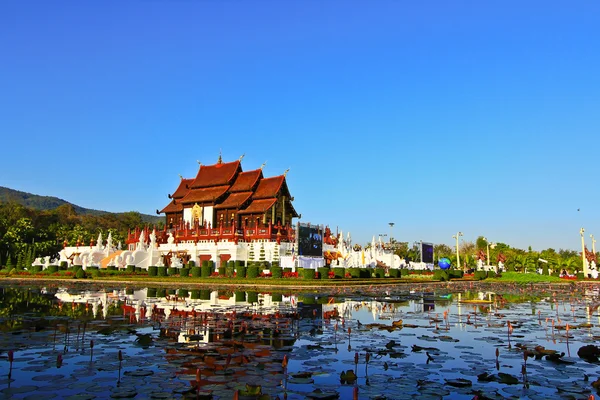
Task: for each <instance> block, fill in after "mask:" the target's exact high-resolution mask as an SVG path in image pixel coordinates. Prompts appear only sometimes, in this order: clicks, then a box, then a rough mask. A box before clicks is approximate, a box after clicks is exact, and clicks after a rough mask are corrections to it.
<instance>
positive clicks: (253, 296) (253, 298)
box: [248, 292, 258, 304]
mask: <svg viewBox="0 0 600 400" xmlns="http://www.w3.org/2000/svg"><path fill="white" fill-rule="evenodd" d="M248 303H251V304H254V303H258V293H257V292H248Z"/></svg>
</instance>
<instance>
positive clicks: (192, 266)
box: [187, 260, 196, 269]
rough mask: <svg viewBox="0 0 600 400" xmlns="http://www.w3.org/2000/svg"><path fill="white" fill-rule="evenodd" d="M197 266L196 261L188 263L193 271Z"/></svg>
mask: <svg viewBox="0 0 600 400" xmlns="http://www.w3.org/2000/svg"><path fill="white" fill-rule="evenodd" d="M195 266H196V261H192V260H190V262H188V264H187V267H188V268H189V269H192V268H194V267H195Z"/></svg>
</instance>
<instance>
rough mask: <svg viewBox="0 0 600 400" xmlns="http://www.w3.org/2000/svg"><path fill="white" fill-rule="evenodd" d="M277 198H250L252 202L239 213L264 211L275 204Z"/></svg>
mask: <svg viewBox="0 0 600 400" xmlns="http://www.w3.org/2000/svg"><path fill="white" fill-rule="evenodd" d="M276 201H277V199H260V200H252V203H250V205H249V206H248V207H246V209H244V210H241V211H240V212H239V214H255V213H264V212H266V211H267V210H268V209H269V208H271V207H272V206H273V204H275V202H276Z"/></svg>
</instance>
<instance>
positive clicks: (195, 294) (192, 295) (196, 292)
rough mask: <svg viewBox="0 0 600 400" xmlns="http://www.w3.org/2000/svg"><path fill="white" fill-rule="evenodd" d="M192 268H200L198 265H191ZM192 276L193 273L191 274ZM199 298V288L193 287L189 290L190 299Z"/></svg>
mask: <svg viewBox="0 0 600 400" xmlns="http://www.w3.org/2000/svg"><path fill="white" fill-rule="evenodd" d="M192 268H198V269H200V267H192ZM192 276H194V275H192ZM199 298H200V290H198V289H194V290H192V291H191V292H190V299H192V300H198V299H199Z"/></svg>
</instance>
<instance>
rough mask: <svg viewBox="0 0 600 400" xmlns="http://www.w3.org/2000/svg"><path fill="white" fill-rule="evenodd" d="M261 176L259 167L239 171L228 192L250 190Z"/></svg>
mask: <svg viewBox="0 0 600 400" xmlns="http://www.w3.org/2000/svg"><path fill="white" fill-rule="evenodd" d="M262 177H263V175H262V170H261V169H255V170H254V171H246V172H241V173H240V174H239V175H238V176H237V178H236V179H235V182H234V183H233V185H231V189H230V190H229V191H230V192H247V191H249V190H252V189H253V188H254V186H255V185H256V183H257V182H258V180H259V179H261V178H262Z"/></svg>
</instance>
